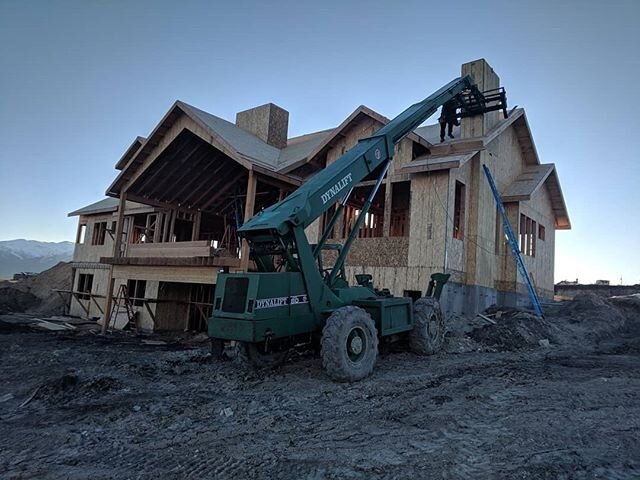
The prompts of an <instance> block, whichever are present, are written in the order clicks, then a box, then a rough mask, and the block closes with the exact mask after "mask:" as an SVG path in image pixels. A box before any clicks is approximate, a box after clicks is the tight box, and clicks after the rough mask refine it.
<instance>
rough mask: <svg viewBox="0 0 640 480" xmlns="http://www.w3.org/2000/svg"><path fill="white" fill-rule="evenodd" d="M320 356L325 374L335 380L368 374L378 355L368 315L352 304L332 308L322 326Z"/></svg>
mask: <svg viewBox="0 0 640 480" xmlns="http://www.w3.org/2000/svg"><path fill="white" fill-rule="evenodd" d="M355 337H358V339H357V340H355ZM350 339H351V340H350ZM354 340H355V342H354ZM348 344H349V345H348ZM358 348H359V351H354V350H358ZM320 357H321V358H322V367H323V368H324V369H325V371H326V372H327V374H328V375H329V376H330V377H331V378H332V379H334V380H337V381H339V382H355V381H357V380H361V379H363V378H365V377H367V376H368V375H370V374H371V372H372V371H373V367H374V366H375V364H376V359H377V357H378V332H377V330H376V326H375V323H374V322H373V320H372V319H371V315H369V314H368V313H367V312H366V311H364V310H363V309H362V308H359V307H356V306H353V305H348V306H346V307H341V308H339V309H338V310H336V311H335V312H333V313H332V314H331V315H330V316H329V318H328V319H327V322H326V323H325V325H324V328H323V329H322V339H321V341H320Z"/></svg>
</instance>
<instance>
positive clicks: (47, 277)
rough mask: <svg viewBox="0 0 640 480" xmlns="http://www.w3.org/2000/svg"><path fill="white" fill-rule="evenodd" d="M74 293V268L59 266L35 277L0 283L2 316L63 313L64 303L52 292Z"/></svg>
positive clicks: (64, 263) (64, 264)
mask: <svg viewBox="0 0 640 480" xmlns="http://www.w3.org/2000/svg"><path fill="white" fill-rule="evenodd" d="M54 289H59V290H70V289H71V264H70V263H66V262H60V263H58V264H57V265H56V266H54V267H51V268H50V269H49V270H45V271H44V272H41V273H40V274H38V275H36V276H35V277H30V278H26V279H23V280H18V281H4V282H0V313H16V312H29V313H37V314H44V315H60V314H62V313H64V302H63V300H62V299H61V298H60V296H59V295H58V294H57V293H55V292H54V291H53V290H54Z"/></svg>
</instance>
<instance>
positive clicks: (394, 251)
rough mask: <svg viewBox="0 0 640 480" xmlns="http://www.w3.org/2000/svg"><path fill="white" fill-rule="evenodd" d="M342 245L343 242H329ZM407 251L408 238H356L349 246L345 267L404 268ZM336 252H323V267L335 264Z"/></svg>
mask: <svg viewBox="0 0 640 480" xmlns="http://www.w3.org/2000/svg"><path fill="white" fill-rule="evenodd" d="M329 243H341V244H344V240H329ZM408 251H409V238H408V237H379V238H356V239H355V240H354V241H353V244H352V245H351V249H350V250H349V255H347V260H346V262H345V265H346V266H389V267H395V266H406V265H407V255H408ZM337 256H338V255H337V252H335V251H325V252H323V254H322V261H323V264H324V266H325V267H329V266H330V265H332V264H333V262H335V260H336V258H337Z"/></svg>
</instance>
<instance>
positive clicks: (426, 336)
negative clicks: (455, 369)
mask: <svg viewBox="0 0 640 480" xmlns="http://www.w3.org/2000/svg"><path fill="white" fill-rule="evenodd" d="M445 333H446V325H445V320H444V315H443V313H442V310H441V308H440V303H438V300H436V299H435V298H429V297H425V298H420V299H419V300H417V301H416V302H415V303H414V304H413V330H411V332H410V333H409V345H410V347H411V351H412V352H413V353H417V354H418V355H433V354H434V353H437V352H439V351H440V349H441V348H442V344H443V343H444V335H445Z"/></svg>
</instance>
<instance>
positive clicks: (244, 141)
mask: <svg viewBox="0 0 640 480" xmlns="http://www.w3.org/2000/svg"><path fill="white" fill-rule="evenodd" d="M179 103H180V105H182V106H184V107H186V108H187V109H188V110H189V111H191V112H192V113H193V114H194V115H196V116H197V117H198V118H199V119H200V120H201V121H202V122H203V123H204V124H205V125H206V126H207V127H209V128H210V129H211V130H213V131H214V132H216V133H217V134H218V135H219V136H220V137H222V138H223V139H224V140H225V141H226V142H227V143H228V144H229V145H230V146H231V147H233V149H234V150H235V151H236V152H237V153H238V154H240V155H242V156H243V157H245V158H246V159H247V160H249V161H251V162H254V163H258V164H260V165H262V166H264V167H267V168H271V169H275V168H276V167H277V165H278V158H279V157H280V150H279V149H277V148H276V147H273V146H271V145H269V144H268V143H265V142H263V141H262V140H261V139H259V138H258V137H256V136H255V135H253V134H252V133H249V132H247V131H246V130H243V129H242V128H240V127H238V126H237V125H235V124H233V123H231V122H229V121H227V120H224V119H222V118H220V117H216V116H215V115H212V114H210V113H207V112H205V111H204V110H200V109H199V108H196V107H194V106H192V105H189V104H187V103H184V102H179Z"/></svg>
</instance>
